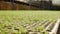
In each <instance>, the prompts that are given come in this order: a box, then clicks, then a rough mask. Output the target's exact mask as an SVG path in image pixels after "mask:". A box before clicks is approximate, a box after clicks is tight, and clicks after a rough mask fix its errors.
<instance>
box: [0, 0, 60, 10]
mask: <svg viewBox="0 0 60 34" xmlns="http://www.w3.org/2000/svg"><path fill="white" fill-rule="evenodd" d="M0 10H60V0H0Z"/></svg>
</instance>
